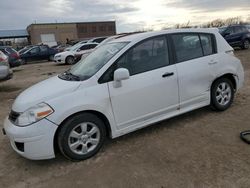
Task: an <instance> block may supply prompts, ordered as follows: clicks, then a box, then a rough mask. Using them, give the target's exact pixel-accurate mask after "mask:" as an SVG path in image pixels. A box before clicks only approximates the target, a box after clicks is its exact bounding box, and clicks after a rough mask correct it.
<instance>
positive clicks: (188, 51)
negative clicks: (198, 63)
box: [172, 33, 203, 63]
mask: <svg viewBox="0 0 250 188" xmlns="http://www.w3.org/2000/svg"><path fill="white" fill-rule="evenodd" d="M172 40H173V43H174V49H175V53H176V60H177V62H178V63H179V62H182V61H188V60H191V59H194V58H198V57H202V56H203V53H202V47H201V42H200V39H199V35H198V34H189V33H188V34H174V35H172Z"/></svg>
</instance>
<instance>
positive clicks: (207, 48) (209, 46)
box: [200, 34, 214, 56]
mask: <svg viewBox="0 0 250 188" xmlns="http://www.w3.org/2000/svg"><path fill="white" fill-rule="evenodd" d="M200 39H201V44H202V48H203V52H204V56H206V55H211V54H213V53H214V50H213V38H212V35H210V34H200Z"/></svg>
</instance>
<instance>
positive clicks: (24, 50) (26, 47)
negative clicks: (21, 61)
mask: <svg viewBox="0 0 250 188" xmlns="http://www.w3.org/2000/svg"><path fill="white" fill-rule="evenodd" d="M32 47H34V45H29V46H25V47H24V48H22V49H20V50H19V51H18V53H19V54H22V53H24V52H26V51H27V50H28V49H30V48H32Z"/></svg>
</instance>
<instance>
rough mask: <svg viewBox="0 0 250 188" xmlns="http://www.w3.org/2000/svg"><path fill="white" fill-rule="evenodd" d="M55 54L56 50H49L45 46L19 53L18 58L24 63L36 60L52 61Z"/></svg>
mask: <svg viewBox="0 0 250 188" xmlns="http://www.w3.org/2000/svg"><path fill="white" fill-rule="evenodd" d="M56 53H57V50H55V49H53V48H50V47H49V46H47V45H37V46H33V47H31V48H29V49H28V50H26V51H25V52H23V53H21V54H20V57H21V59H22V60H23V61H24V62H28V61H37V60H49V61H53V58H54V55H55V54H56Z"/></svg>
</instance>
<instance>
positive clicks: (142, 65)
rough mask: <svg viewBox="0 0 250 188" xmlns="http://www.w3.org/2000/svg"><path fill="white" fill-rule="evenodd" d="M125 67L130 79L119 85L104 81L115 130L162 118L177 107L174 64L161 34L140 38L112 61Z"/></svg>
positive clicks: (119, 66) (116, 66) (117, 65)
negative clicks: (144, 39) (139, 41)
mask: <svg viewBox="0 0 250 188" xmlns="http://www.w3.org/2000/svg"><path fill="white" fill-rule="evenodd" d="M114 67H115V69H117V68H121V67H122V68H126V69H128V70H129V72H130V78H129V79H128V80H123V81H122V85H121V87H119V88H116V87H114V83H113V81H110V82H108V87H109V92H110V99H111V104H112V108H113V113H114V116H115V120H116V123H117V125H118V128H119V129H123V128H127V127H129V126H134V127H136V126H137V127H138V126H139V127H140V124H142V123H145V122H147V121H150V120H151V121H152V120H154V119H156V120H157V118H161V117H166V116H167V115H168V114H169V113H171V112H172V113H173V112H175V111H176V110H178V108H179V97H178V80H177V71H176V65H171V64H170V63H169V55H168V45H167V42H166V38H165V36H162V37H157V38H153V39H149V40H147V41H144V42H142V43H140V44H138V45H136V46H135V47H133V48H131V49H130V50H129V51H127V52H126V53H125V54H124V55H123V56H122V57H121V58H120V59H119V60H118V61H117V62H116V63H115V64H114Z"/></svg>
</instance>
